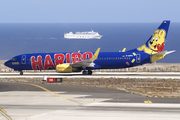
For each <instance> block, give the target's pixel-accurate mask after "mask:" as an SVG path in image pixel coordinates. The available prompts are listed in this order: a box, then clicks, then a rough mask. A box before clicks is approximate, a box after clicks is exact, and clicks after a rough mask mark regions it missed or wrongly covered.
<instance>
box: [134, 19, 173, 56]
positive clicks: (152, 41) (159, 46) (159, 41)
mask: <svg viewBox="0 0 180 120" xmlns="http://www.w3.org/2000/svg"><path fill="white" fill-rule="evenodd" d="M169 25H170V21H169V20H164V21H163V22H162V23H161V25H160V26H159V27H158V29H157V30H156V31H155V32H154V34H153V35H151V37H150V38H149V40H148V41H147V42H146V43H145V44H144V45H143V46H141V47H139V48H137V50H138V51H144V52H145V53H148V54H154V53H158V52H162V51H163V50H164V46H165V39H166V37H167V34H168V29H169Z"/></svg>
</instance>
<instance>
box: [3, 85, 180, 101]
mask: <svg viewBox="0 0 180 120" xmlns="http://www.w3.org/2000/svg"><path fill="white" fill-rule="evenodd" d="M37 85H39V86H42V87H44V88H46V89H48V90H50V91H56V92H57V93H58V91H59V92H60V93H58V94H60V95H68V94H76V95H86V97H85V98H92V99H93V98H95V99H108V100H104V101H103V102H116V103H117V102H120V103H144V101H147V100H150V101H151V102H152V103H180V98H158V97H157V98H155V97H145V96H141V95H135V94H130V93H127V92H124V91H119V90H113V89H108V88H99V87H89V86H73V85H58V84H45V85H44V84H37ZM7 91H44V90H43V89H41V88H38V87H35V86H32V85H29V84H19V83H8V82H0V92H7ZM61 92H63V93H61ZM78 98H82V97H77V99H78Z"/></svg>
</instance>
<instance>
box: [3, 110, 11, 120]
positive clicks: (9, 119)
mask: <svg viewBox="0 0 180 120" xmlns="http://www.w3.org/2000/svg"><path fill="white" fill-rule="evenodd" d="M5 112H6V111H5V110H3V109H2V108H0V113H1V114H2V115H3V116H4V117H6V118H7V119H8V120H11V118H10V117H9V116H8V115H6V114H5Z"/></svg>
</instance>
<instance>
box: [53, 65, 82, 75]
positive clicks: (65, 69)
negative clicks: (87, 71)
mask: <svg viewBox="0 0 180 120" xmlns="http://www.w3.org/2000/svg"><path fill="white" fill-rule="evenodd" d="M56 72H58V73H71V72H81V70H78V69H77V68H74V67H72V65H70V64H59V65H57V66H56Z"/></svg>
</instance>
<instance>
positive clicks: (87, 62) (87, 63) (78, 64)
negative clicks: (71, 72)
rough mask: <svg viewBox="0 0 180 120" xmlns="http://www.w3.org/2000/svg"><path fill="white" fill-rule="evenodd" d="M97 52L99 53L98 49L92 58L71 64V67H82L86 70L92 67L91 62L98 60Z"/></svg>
mask: <svg viewBox="0 0 180 120" xmlns="http://www.w3.org/2000/svg"><path fill="white" fill-rule="evenodd" d="M99 51H100V48H98V49H97V50H96V52H95V53H94V56H93V57H92V58H90V59H88V60H84V61H80V62H76V63H73V64H71V65H72V66H73V67H82V68H86V67H94V65H95V64H94V63H93V61H94V60H96V59H97V58H98V55H99Z"/></svg>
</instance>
